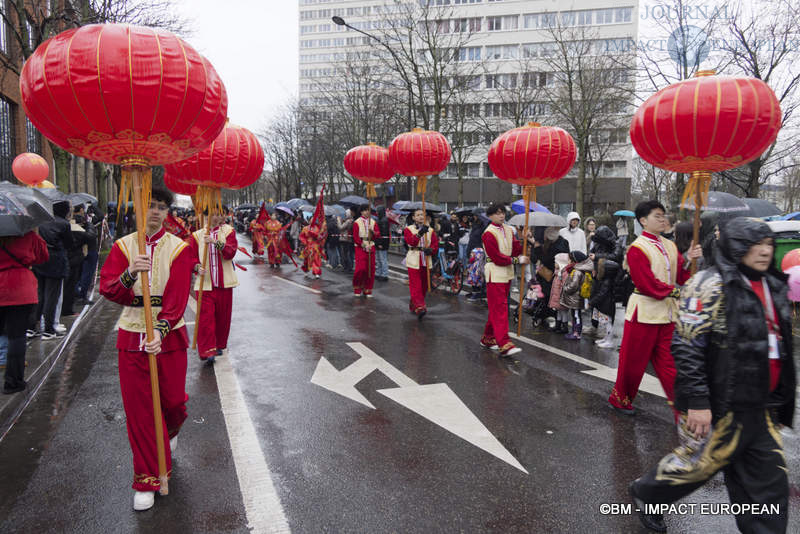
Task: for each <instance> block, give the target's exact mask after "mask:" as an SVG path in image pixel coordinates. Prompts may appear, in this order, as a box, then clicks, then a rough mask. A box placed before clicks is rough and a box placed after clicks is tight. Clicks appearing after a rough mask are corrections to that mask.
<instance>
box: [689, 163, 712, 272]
mask: <svg viewBox="0 0 800 534" xmlns="http://www.w3.org/2000/svg"><path fill="white" fill-rule="evenodd" d="M710 178H711V173H710V172H708V171H693V172H692V177H691V181H692V182H694V228H693V231H692V245H695V244H698V243H700V210H701V208H702V207H703V196H702V195H703V191H704V189H705V184H706V183H708V181H709V180H710ZM691 269H692V275H694V274H695V273H696V272H697V260H696V259H694V260H692V267H691Z"/></svg>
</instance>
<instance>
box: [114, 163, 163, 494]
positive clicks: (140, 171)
mask: <svg viewBox="0 0 800 534" xmlns="http://www.w3.org/2000/svg"><path fill="white" fill-rule="evenodd" d="M126 175H127V176H126ZM151 179H152V170H151V168H150V167H149V166H147V165H146V162H144V161H143V160H140V159H138V158H137V159H133V158H132V159H130V160H128V161H126V162H123V165H122V182H123V184H126V183H127V184H131V186H132V189H133V211H134V214H135V217H136V237H137V240H138V243H137V244H138V247H139V254H147V245H146V241H145V219H146V217H147V209H148V206H146V204H147V203H148V202H149V200H150V187H151ZM126 203H127V202H126ZM141 286H142V303H143V304H144V322H145V331H146V335H147V342H148V343H149V342H151V341H153V339H154V337H155V332H154V331H153V312H152V305H151V302H150V273H149V272H147V271H142V272H141ZM147 358H148V363H149V367H150V391H151V393H152V397H153V419H154V423H155V431H156V452H157V456H158V479H159V482H160V485H159V489H158V492H159V493H160V494H161V495H168V494H169V480H168V479H167V459H166V458H167V457H166V454H165V451H164V422H163V415H162V413H161V391H160V390H159V387H158V362H157V360H156V355H155V354H152V353H149V352H148V354H147Z"/></svg>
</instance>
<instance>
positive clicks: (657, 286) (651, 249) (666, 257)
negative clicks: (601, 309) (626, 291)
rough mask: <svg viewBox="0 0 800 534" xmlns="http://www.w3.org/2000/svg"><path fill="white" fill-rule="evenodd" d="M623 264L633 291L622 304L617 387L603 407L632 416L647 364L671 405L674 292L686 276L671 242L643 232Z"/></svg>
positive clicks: (673, 381) (687, 273) (684, 280)
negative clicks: (608, 406)
mask: <svg viewBox="0 0 800 534" xmlns="http://www.w3.org/2000/svg"><path fill="white" fill-rule="evenodd" d="M626 262H627V265H628V270H629V272H630V275H631V280H632V281H633V284H634V286H636V291H635V292H634V294H633V295H631V298H630V299H629V301H628V304H627V310H626V316H625V329H624V330H623V333H622V346H621V347H620V351H619V367H618V368H617V381H616V383H615V384H614V388H613V389H612V390H611V395H610V396H609V398H608V402H610V403H611V405H612V406H614V407H615V408H619V409H622V410H630V411H632V410H633V405H632V403H633V399H634V398H636V394H637V393H638V392H639V385H640V384H641V382H642V377H643V376H644V372H645V370H646V369H647V364H648V363H650V362H652V364H653V368H654V369H655V372H656V376H657V377H658V379H659V380H660V382H661V386H662V387H663V388H664V393H666V395H667V399H668V400H669V403H670V405H672V401H673V399H674V396H673V389H674V385H675V375H676V371H675V361H674V360H673V359H672V352H671V351H670V344H671V342H672V332H673V331H674V330H675V323H674V321H675V320H676V319H677V316H678V314H677V312H678V310H677V305H676V299H677V292H676V289H675V288H676V284H677V285H683V284H684V283H685V282H686V281H687V280H688V279H689V278H690V277H691V272H690V271H689V269H688V267H687V266H686V265H684V260H683V256H681V254H680V253H679V252H678V250H677V248H676V247H675V244H674V243H672V241H670V240H668V239H666V238H663V237H660V236H658V237H657V236H655V235H653V234H650V233H647V232H643V233H642V235H641V236H640V237H638V238H636V240H635V241H634V242H633V243H632V244H631V247H630V248H629V249H628V253H627V254H626Z"/></svg>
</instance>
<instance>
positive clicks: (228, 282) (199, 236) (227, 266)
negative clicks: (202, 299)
mask: <svg viewBox="0 0 800 534" xmlns="http://www.w3.org/2000/svg"><path fill="white" fill-rule="evenodd" d="M231 232H233V228H232V227H231V226H229V225H227V224H223V225H220V227H219V232H218V233H217V237H218V239H220V240H221V241H222V242H225V240H226V239H227V238H228V234H230V233H231ZM205 235H206V229H205V228H201V229H200V230H198V231H196V232H195V233H193V234H192V237H194V240H195V241H196V242H197V250H198V252H199V254H200V261H201V262H202V261H203V255H204V253H203V251H204V249H205V243H203V237H204V236H205ZM212 246H213V245H212ZM208 253H209V255H210V254H211V250H210V249H209V251H208ZM219 258H220V264H221V265H222V279H223V285H224V286H225V287H226V288H228V287H236V286H238V285H239V279H238V278H237V277H236V271H235V270H234V268H233V260H226V259H223V258H222V254H220V256H219ZM206 267H208V266H206ZM196 278H197V279H196V280H195V281H194V290H195V291H199V290H200V277H199V276H197V277H196ZM203 291H211V274H210V273H206V275H205V276H204V277H203Z"/></svg>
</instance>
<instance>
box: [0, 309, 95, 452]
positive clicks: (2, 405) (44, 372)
mask: <svg viewBox="0 0 800 534" xmlns="http://www.w3.org/2000/svg"><path fill="white" fill-rule="evenodd" d="M94 299H95V300H94V303H92V304H86V305H85V306H84V307H82V308H81V311H80V312H79V313H78V314H77V315H72V316H69V317H61V323H62V324H63V325H64V326H66V327H67V334H66V335H65V336H64V337H62V338H59V339H51V340H48V341H42V339H41V337H34V338H31V339H29V340H28V347H27V350H26V351H25V362H26V366H25V380H26V381H27V382H28V387H27V388H25V391H21V392H19V393H13V394H11V395H3V394H0V440H2V439H3V437H4V436H5V434H6V433H7V432H8V430H9V429H10V428H11V426H12V425H13V424H14V422H15V421H16V419H17V418H18V417H19V416H20V415H21V414H22V412H23V410H24V409H25V407H26V406H27V405H28V404H29V403H30V401H31V400H32V399H33V397H34V396H36V392H37V391H38V389H39V386H40V385H41V384H42V382H44V381H45V379H47V377H48V376H49V375H50V372H51V371H52V369H53V367H54V366H55V364H56V363H57V362H58V360H59V358H60V357H61V355H62V354H63V352H64V349H65V348H66V347H67V345H68V344H69V343H71V342H73V341H74V340H75V339H76V338H77V337H78V336H79V335H80V333H81V331H82V330H83V328H84V327H85V326H86V324H88V323H89V321H90V319H91V318H92V317H93V316H94V315H95V314H96V313H97V310H99V309H100V308H102V307H103V305H104V304H105V300H104V299H102V298H101V297H100V296H99V295H97V294H95V296H94ZM79 319H80V321H79ZM3 372H5V371H3Z"/></svg>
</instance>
